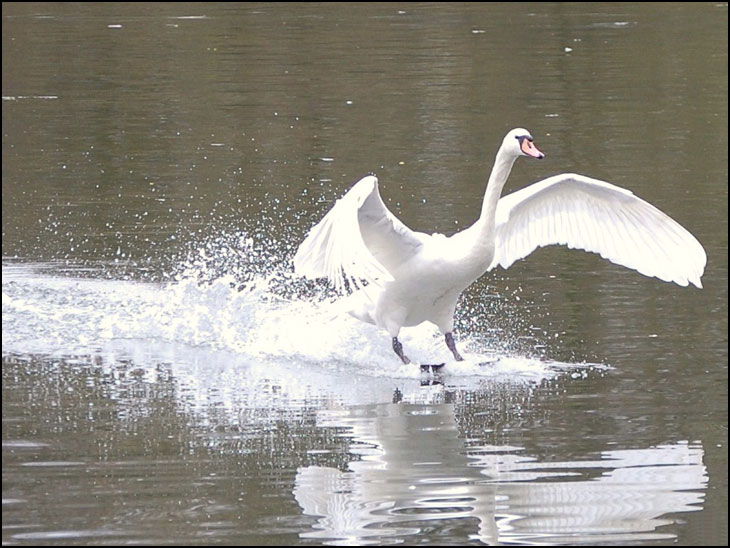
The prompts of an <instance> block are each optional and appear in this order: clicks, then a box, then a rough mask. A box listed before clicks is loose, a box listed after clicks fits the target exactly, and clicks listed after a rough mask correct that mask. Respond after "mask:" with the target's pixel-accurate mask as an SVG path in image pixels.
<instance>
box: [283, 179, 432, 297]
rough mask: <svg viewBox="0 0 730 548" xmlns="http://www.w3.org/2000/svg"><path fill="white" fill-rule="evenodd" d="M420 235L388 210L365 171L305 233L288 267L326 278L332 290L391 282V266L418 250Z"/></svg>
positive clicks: (375, 185) (399, 263)
mask: <svg viewBox="0 0 730 548" xmlns="http://www.w3.org/2000/svg"><path fill="white" fill-rule="evenodd" d="M422 236H423V235H421V234H419V233H417V232H413V231H412V230H411V229H409V228H408V227H407V226H406V225H404V224H403V223H402V222H400V221H399V220H398V219H397V218H396V217H395V215H393V214H392V213H391V212H390V211H389V210H388V208H387V207H386V206H385V204H384V203H383V200H382V198H381V197H380V193H379V192H378V179H377V177H375V176H374V175H368V176H367V177H364V178H362V179H361V180H360V181H358V182H357V183H355V185H354V186H353V187H352V188H351V189H350V190H349V191H348V192H347V194H345V195H344V196H343V197H342V198H340V199H339V200H337V202H336V203H335V205H334V207H333V208H332V209H331V210H330V211H329V212H328V213H327V215H325V216H324V218H323V219H322V220H321V221H320V222H319V223H317V224H316V225H315V226H314V227H313V228H312V229H311V230H310V231H309V233H308V234H307V237H306V238H305V239H304V242H302V244H301V245H300V246H299V249H298V250H297V253H296V255H295V256H294V271H295V272H296V273H297V274H298V275H300V276H305V277H307V278H321V277H327V278H329V279H330V281H331V282H332V283H333V284H334V286H335V288H336V289H337V290H342V289H343V288H344V286H345V284H346V280H353V281H355V283H357V282H358V281H360V280H365V281H367V282H368V283H371V284H373V283H374V284H380V283H383V282H386V281H391V280H392V279H393V272H394V271H395V270H396V268H397V267H398V266H399V265H401V264H403V263H404V262H406V261H407V260H408V259H410V258H411V257H412V256H413V255H415V254H416V253H418V251H419V249H420V248H421V246H422V245H423V240H422Z"/></svg>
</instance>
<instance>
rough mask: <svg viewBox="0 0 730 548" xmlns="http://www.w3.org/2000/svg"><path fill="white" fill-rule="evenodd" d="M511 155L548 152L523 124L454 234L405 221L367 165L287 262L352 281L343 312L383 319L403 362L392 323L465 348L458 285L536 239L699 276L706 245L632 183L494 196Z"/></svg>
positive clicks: (517, 255)
mask: <svg viewBox="0 0 730 548" xmlns="http://www.w3.org/2000/svg"><path fill="white" fill-rule="evenodd" d="M519 156H528V157H531V158H537V159H541V158H543V157H544V155H543V153H542V152H540V151H539V150H538V149H537V147H536V146H535V145H534V144H533V139H532V136H531V135H530V132H528V131H527V130H525V129H522V128H518V129H513V130H512V131H510V132H509V133H508V134H507V136H506V137H505V138H504V140H503V141H502V146H501V147H500V148H499V151H498V152H497V157H496V159H495V162H494V167H493V168H492V173H491V174H490V176H489V181H488V183H487V189H486V192H485V194H484V202H483V204H482V211H481V215H480V217H479V219H478V220H477V221H476V222H475V223H474V224H473V225H471V226H470V227H469V228H466V229H464V230H463V231H461V232H459V233H457V234H454V235H453V236H444V235H442V234H432V235H429V234H424V233H422V232H414V231H412V230H410V229H409V228H408V227H407V226H405V225H404V224H403V223H402V222H401V221H399V220H398V219H397V218H396V217H395V216H394V215H393V214H392V213H391V212H390V211H389V210H388V208H387V207H386V206H385V204H384V203H383V200H382V198H381V197H380V193H379V192H378V179H377V178H376V177H375V176H374V175H368V176H367V177H364V178H363V179H361V180H360V181H358V182H357V183H356V184H355V185H354V186H353V187H352V188H351V189H350V190H349V191H348V192H347V194H345V195H344V196H343V197H342V198H341V199H340V200H338V201H337V202H336V203H335V205H334V207H333V208H332V209H331V210H330V211H329V212H328V213H327V215H325V217H324V218H323V219H322V220H321V221H320V222H319V223H317V225H315V226H314V227H313V228H312V229H311V230H310V231H309V233H308V235H307V237H306V239H305V240H304V242H303V243H302V244H301V245H300V246H299V249H298V251H297V253H296V256H295V257H294V268H295V272H296V273H297V274H298V275H301V276H305V277H308V278H319V277H325V276H326V277H328V278H329V279H330V281H331V282H332V283H334V285H335V287H336V288H337V289H338V290H342V289H344V288H345V286H347V285H349V286H351V287H354V288H356V289H357V288H358V286H359V290H357V291H355V292H354V294H353V295H352V296H351V297H350V299H352V308H351V310H350V313H351V314H352V315H353V316H355V317H357V318H359V319H361V320H363V321H367V322H370V323H373V324H375V325H377V326H379V327H382V328H385V329H386V330H387V331H388V333H389V334H390V336H391V337H392V343H393V350H394V351H395V353H396V354H397V355H398V357H400V359H401V360H402V361H403V363H410V360H409V359H408V357H407V356H406V355H405V354H404V353H403V347H402V345H401V343H400V342H399V341H398V333H399V331H400V329H401V327H407V326H413V325H418V324H420V323H421V322H424V321H430V322H432V323H434V324H436V326H437V327H438V328H439V329H440V330H441V332H442V333H444V335H445V340H446V345H447V346H448V348H449V350H451V352H452V353H453V355H454V358H455V359H456V360H461V359H462V357H461V355H460V354H459V352H458V351H457V349H456V345H455V343H454V338H453V335H452V331H453V328H454V310H455V308H456V301H457V299H458V298H459V295H460V294H461V292H462V291H463V290H464V289H466V288H467V287H468V286H469V285H470V284H471V283H472V282H474V281H475V280H476V279H477V278H479V277H480V276H481V275H482V274H484V273H485V272H486V271H487V270H490V269H492V268H494V267H495V266H497V265H501V266H502V267H504V268H508V267H509V266H510V265H511V264H512V263H514V262H515V261H516V260H518V259H521V258H523V257H525V256H527V255H529V254H530V253H532V251H534V250H535V249H536V248H537V247H540V246H545V245H550V244H563V245H567V246H568V247H570V248H577V249H584V250H586V251H591V252H594V253H598V254H600V255H601V257H603V258H605V259H608V260H609V261H611V262H613V263H616V264H620V265H623V266H626V267H629V268H632V269H634V270H637V271H638V272H640V273H641V274H644V275H646V276H655V277H657V278H659V279H661V280H664V281H671V282H675V283H677V284H679V285H681V286H686V285H688V283H692V284H694V285H695V286H697V287H702V283H701V281H700V278H701V276H702V273H703V272H704V268H705V264H706V262H707V257H706V255H705V250H704V249H703V247H702V245H701V244H700V243H699V242H698V241H697V240H696V239H695V237H694V236H692V234H690V233H689V232H688V231H687V230H685V229H684V228H683V227H682V226H681V225H679V223H677V222H676V221H674V220H673V219H671V218H670V217H669V216H667V215H665V214H664V213H662V212H661V211H659V210H658V209H657V208H655V207H654V206H652V205H651V204H649V203H647V202H645V201H644V200H641V199H640V198H637V197H636V196H634V195H633V193H631V192H630V191H628V190H625V189H623V188H620V187H617V186H615V185H612V184H610V183H606V182H604V181H599V180H597V179H592V178H590V177H585V176H583V175H576V174H574V173H564V174H562V175H555V176H554V177H549V178H547V179H544V180H542V181H540V182H537V183H534V184H532V185H530V186H528V187H526V188H523V189H522V190H518V191H517V192H514V193H512V194H510V195H508V196H505V197H503V198H500V195H501V193H502V187H504V184H505V183H506V182H507V177H508V176H509V173H510V171H511V170H512V165H513V164H514V162H515V160H516V159H517V157H519ZM363 281H364V282H365V283H364V284H363V283H362V282H363Z"/></svg>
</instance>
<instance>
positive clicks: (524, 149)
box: [502, 127, 545, 160]
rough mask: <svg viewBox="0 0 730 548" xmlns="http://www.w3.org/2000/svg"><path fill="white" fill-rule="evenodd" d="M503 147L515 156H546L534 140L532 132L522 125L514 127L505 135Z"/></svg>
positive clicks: (540, 158) (540, 157)
mask: <svg viewBox="0 0 730 548" xmlns="http://www.w3.org/2000/svg"><path fill="white" fill-rule="evenodd" d="M502 149H503V150H504V151H505V152H507V153H508V154H510V155H512V156H514V157H515V158H517V157H518V156H529V157H530V158H537V159H538V160H542V159H543V158H544V157H545V155H544V154H543V153H542V152H540V151H539V150H538V148H537V147H536V146H535V144H534V143H533V142H532V135H530V132H529V131H527V130H526V129H523V128H521V127H518V128H515V129H513V130H512V131H510V132H509V133H508V134H507V135H506V136H505V138H504V141H502Z"/></svg>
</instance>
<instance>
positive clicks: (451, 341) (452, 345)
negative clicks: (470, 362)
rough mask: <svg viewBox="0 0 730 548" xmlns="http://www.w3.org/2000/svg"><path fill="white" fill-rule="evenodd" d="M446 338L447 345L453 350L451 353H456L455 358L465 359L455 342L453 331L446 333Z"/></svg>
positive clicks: (458, 360)
mask: <svg viewBox="0 0 730 548" xmlns="http://www.w3.org/2000/svg"><path fill="white" fill-rule="evenodd" d="M444 338H445V339H446V346H448V347H449V350H451V353H452V354H453V355H454V358H455V359H456V361H457V362H462V361H464V358H462V357H461V354H459V351H458V350H457V349H456V343H455V342H454V335H453V333H451V332H448V333H446V335H445V337H444Z"/></svg>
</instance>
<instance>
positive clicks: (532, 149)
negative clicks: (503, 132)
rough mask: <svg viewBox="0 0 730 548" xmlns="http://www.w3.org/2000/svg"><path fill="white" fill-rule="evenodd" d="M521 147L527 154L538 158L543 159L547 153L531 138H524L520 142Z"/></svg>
mask: <svg viewBox="0 0 730 548" xmlns="http://www.w3.org/2000/svg"><path fill="white" fill-rule="evenodd" d="M520 148H521V149H522V152H524V153H525V155H526V156H531V157H532V158H537V159H538V160H542V159H543V158H544V157H545V155H544V154H543V153H542V152H540V151H539V150H538V148H537V147H536V146H535V144H534V143H533V142H532V141H531V140H529V139H522V142H521V143H520Z"/></svg>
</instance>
